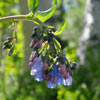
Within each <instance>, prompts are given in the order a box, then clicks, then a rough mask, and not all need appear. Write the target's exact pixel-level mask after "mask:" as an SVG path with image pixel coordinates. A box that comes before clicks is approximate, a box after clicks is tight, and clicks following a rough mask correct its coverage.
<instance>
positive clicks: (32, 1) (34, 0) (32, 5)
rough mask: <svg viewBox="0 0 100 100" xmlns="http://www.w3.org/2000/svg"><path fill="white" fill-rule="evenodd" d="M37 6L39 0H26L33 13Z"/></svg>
mask: <svg viewBox="0 0 100 100" xmlns="http://www.w3.org/2000/svg"><path fill="white" fill-rule="evenodd" d="M38 6H39V0H28V7H29V10H30V11H32V12H33V13H34V12H35V11H36V9H37V8H38Z"/></svg>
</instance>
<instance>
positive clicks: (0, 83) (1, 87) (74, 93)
mask: <svg viewBox="0 0 100 100" xmlns="http://www.w3.org/2000/svg"><path fill="white" fill-rule="evenodd" d="M59 1H60V0H59ZM62 1H63V0H62ZM68 5H72V6H71V8H70V9H67V13H66V16H67V18H68V19H69V20H70V21H69V20H68V22H67V23H68V25H67V27H66V28H65V29H66V30H64V32H65V34H61V35H60V36H61V37H62V41H64V39H65V40H67V41H68V43H66V47H65V49H64V50H65V52H66V56H67V57H68V58H69V59H71V60H73V61H74V60H77V59H76V58H75V57H76V52H77V45H78V44H79V37H80V35H81V31H82V25H83V24H82V18H83V9H84V0H70V2H68ZM15 6H18V1H17V0H1V1H0V17H1V16H7V15H10V14H18V13H19V12H16V9H15ZM12 7H13V9H11V8H12ZM9 9H11V10H9ZM14 9H15V10H14ZM5 12H6V13H5ZM45 16H46V15H45ZM50 16H51V15H50ZM43 17H44V16H43ZM60 17H61V18H62V19H63V17H62V16H60ZM44 18H45V17H44ZM49 18H50V17H49ZM56 18H57V17H56ZM46 20H47V19H46ZM58 21H59V22H60V19H59V18H58ZM58 21H57V22H58ZM56 24H58V23H56ZM8 25H9V24H1V23H0V47H1V45H2V42H1V41H4V38H5V37H6V32H5V30H6V29H7V27H8ZM57 26H59V25H57ZM18 28H19V30H21V31H18V43H17V45H16V47H15V52H14V54H13V57H8V56H7V55H6V52H5V51H1V50H2V49H1V48H0V55H1V54H2V58H0V63H2V64H0V100H1V99H2V100H39V99H40V98H41V100H99V99H100V81H99V80H100V55H97V58H95V55H96V53H97V52H100V47H99V46H96V47H90V46H89V47H88V48H87V51H88V53H87V57H86V61H87V63H88V66H79V68H78V69H77V70H76V71H74V75H73V76H74V77H73V85H72V86H69V87H64V86H58V87H57V88H56V89H53V90H52V89H48V88H47V87H46V85H47V84H46V83H38V82H36V81H34V80H33V77H31V76H30V75H29V70H30V69H27V65H23V59H24V55H25V54H24V50H25V49H24V47H23V46H24V34H22V27H21V23H19V24H18ZM56 43H57V44H58V47H57V48H59V47H60V45H59V42H58V41H56ZM62 46H63V45H62ZM26 50H27V48H26ZM95 50H97V51H96V53H94V52H95ZM27 52H28V51H27ZM91 55H92V56H93V57H91ZM1 59H2V61H1Z"/></svg>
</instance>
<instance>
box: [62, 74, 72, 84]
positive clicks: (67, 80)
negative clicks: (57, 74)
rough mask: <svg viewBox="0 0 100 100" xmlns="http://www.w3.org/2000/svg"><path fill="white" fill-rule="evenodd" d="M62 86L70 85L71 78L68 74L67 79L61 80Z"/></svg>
mask: <svg viewBox="0 0 100 100" xmlns="http://www.w3.org/2000/svg"><path fill="white" fill-rule="evenodd" d="M63 83H64V85H72V76H71V75H69V74H68V78H67V79H64V80H63Z"/></svg>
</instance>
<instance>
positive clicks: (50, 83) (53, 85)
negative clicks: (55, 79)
mask: <svg viewBox="0 0 100 100" xmlns="http://www.w3.org/2000/svg"><path fill="white" fill-rule="evenodd" d="M55 87H56V84H53V83H52V82H51V80H49V81H48V88H55Z"/></svg>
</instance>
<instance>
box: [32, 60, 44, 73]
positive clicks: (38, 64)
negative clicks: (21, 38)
mask: <svg viewBox="0 0 100 100" xmlns="http://www.w3.org/2000/svg"><path fill="white" fill-rule="evenodd" d="M32 69H33V70H35V71H37V72H38V71H40V70H41V69H42V61H41V59H40V58H37V59H36V60H35V62H34V64H33V66H32Z"/></svg>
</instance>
